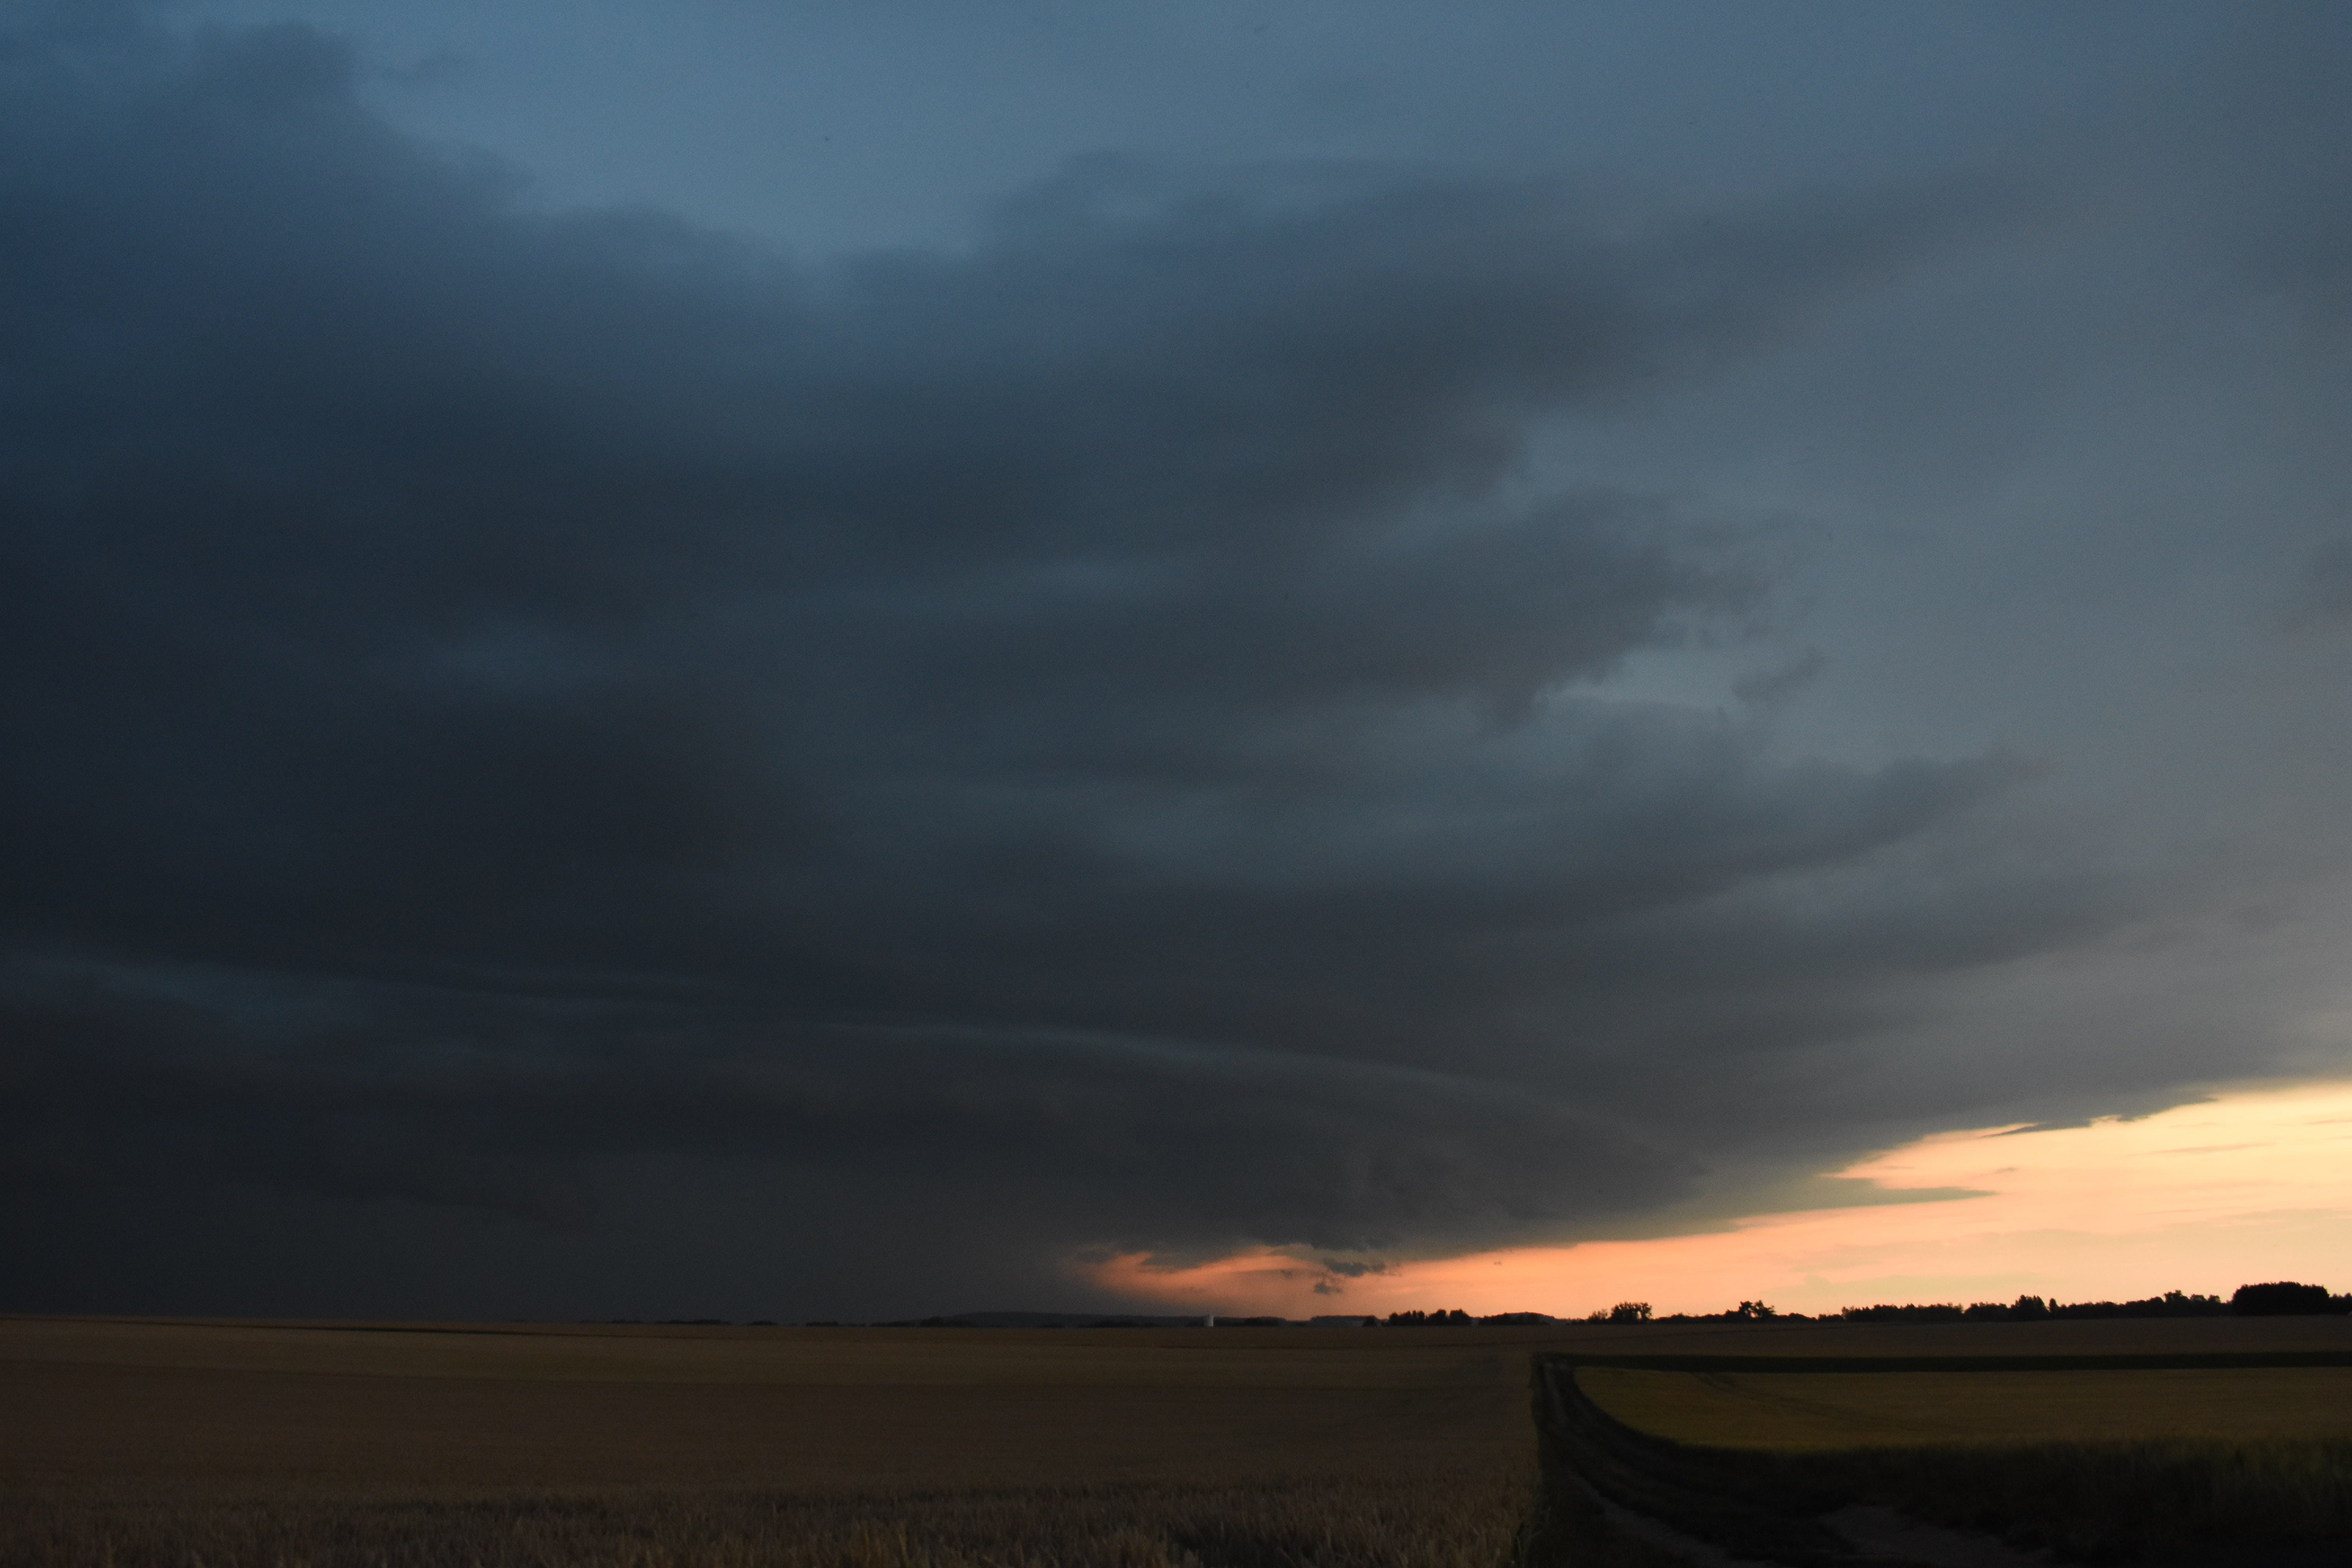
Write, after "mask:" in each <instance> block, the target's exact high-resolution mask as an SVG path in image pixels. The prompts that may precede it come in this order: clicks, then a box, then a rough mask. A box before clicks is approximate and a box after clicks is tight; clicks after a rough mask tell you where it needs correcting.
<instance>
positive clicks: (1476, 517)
mask: <svg viewBox="0 0 2352 1568" xmlns="http://www.w3.org/2000/svg"><path fill="white" fill-rule="evenodd" d="M2348 72H2352V14H2348V13H2347V12H2345V11H2344V10H2342V9H2341V8H2338V7H2330V6H2323V5H2262V4H2251V3H2229V4H2210V5H2161V4H2158V5H2134V6H2130V7H2124V6H2115V5H2082V6H2070V7H2064V8H2057V7H2048V6H2042V5H2025V4H2017V5H2009V4H1999V3H1990V0H1989V3H1986V4H1981V5H1958V4H1953V5H1907V6H1886V5H1877V4H1859V3H1857V4H1849V5H1841V4H1831V3H1823V4H1819V5H1806V6H1802V7H1793V6H1792V7H1764V6H1754V5H1744V4H1732V3H1727V0H1726V3H1717V4H1705V5H1679V4H1671V3H1664V0H1661V3H1658V4H1649V5H1639V6H1633V5H1610V6H1601V5H1558V4H1545V5H1537V4H1533V3H1531V0H1449V3H1448V4H1445V5H1437V4H1433V3H1430V4H1421V3H1410V4H1409V3H1405V0H1361V3H1357V4H1350V5H1344V6H1342V5H1336V4H1328V5H1326V4H1311V3H1307V0H1233V3H1230V4H1225V3H1216V0H1201V3H1198V4H1188V5H1181V6H1170V5H1139V4H1119V3H1114V0H1102V3H1098V4H1091V5H1078V4H1075V3H1056V0H1034V3H1015V0H1001V3H1000V0H979V3H969V0H967V3H963V4H957V5H945V4H937V3H932V0H867V3H865V4H861V5H835V4H831V3H827V0H810V3H807V4H801V5H790V4H783V3H782V0H671V3H669V4H666V5H652V4H650V3H642V0H597V3H595V4H586V5H583V4H570V5H554V4H551V3H546V0H513V3H511V4H508V5H500V6H497V7H488V6H478V5H457V4H452V3H448V0H416V3H415V4H410V5H401V6H397V7H394V6H385V5H362V4H356V3H350V0H176V3H174V0H154V3H141V0H80V3H68V4H63V5H59V4H25V3H0V234H5V242H0V408H5V416H4V417H0V647H5V656H0V703H5V710H0V723H5V735H6V736H7V737H8V741H7V744H6V746H5V750H0V823H5V825H6V826H5V832H0V1184H5V1185H0V1194H5V1201H0V1310H16V1311H121V1312H185V1313H254V1314H275V1315H289V1314H292V1315H302V1314H316V1315H368V1316H446V1317H557V1318H573V1317H577V1318H607V1317H617V1316H634V1317H664V1316H680V1317H705V1316H720V1317H730V1318H751V1317H762V1318H777V1319H784V1320H802V1319H809V1318H851V1319H868V1318H886V1317H898V1316H919V1315H925V1314H929V1313H933V1312H944V1311H960V1310H991V1309H999V1310H1002V1309H1024V1308H1038V1309H1048V1310H1069V1309H1073V1308H1076V1309H1084V1310H1095V1309H1106V1310H1107V1309H1110V1308H1114V1307H1119V1308H1129V1309H1138V1308H1140V1307H1148V1306H1160V1307H1165V1308H1167V1309H1169V1310H1232V1311H1240V1310H1251V1309H1253V1308H1255V1309H1256V1310H1292V1311H1298V1312H1304V1311H1307V1310H1322V1311H1346V1310H1366V1311H1369V1310H1395V1309H1397V1308H1400V1307H1410V1306H1454V1305H1460V1306H1465V1307H1475V1308H1477V1309H1480V1310H1549V1311H1560V1312H1570V1311H1574V1312H1581V1311H1586V1310H1591V1309H1592V1308H1593V1307H1595V1306H1602V1305H1607V1304H1608V1303H1610V1302H1612V1301H1614V1300H1621V1299H1628V1298H1636V1297H1643V1296H1647V1297H1651V1298H1654V1299H1655V1300H1657V1302H1658V1304H1659V1305H1660V1306H1661V1307H1662V1309H1663V1308H1666V1307H1669V1306H1672V1307H1681V1308H1685V1309H1687V1310H1706V1309H1707V1308H1710V1307H1722V1306H1727V1305H1729V1304H1731V1303H1732V1302H1735V1301H1737V1300H1744V1299H1753V1298H1758V1297H1759V1295H1768V1294H1769V1295H1773V1296H1775V1297H1776V1299H1777V1300H1778V1304H1780V1305H1782V1306H1784V1307H1788V1308H1790V1309H1792V1310H1828V1309H1831V1308H1832V1307H1834V1306H1836V1305H1843V1304H1845V1299H1844V1298H1845V1296H1846V1295H1847V1294H1849V1293H1851V1294H1853V1295H1855V1296H1857V1297H1859V1296H1868V1297H1870V1298H1871V1299H1873V1300H1945V1299H1952V1298H1953V1297H1954V1296H1955V1295H1964V1294H1965V1295H1971V1297H1972V1298H1973V1297H1974V1296H1983V1297H1986V1298H1990V1299H1998V1298H2000V1297H2001V1296H2004V1295H2011V1294H2015V1293H2018V1292H2019V1291H2021V1290H2024V1289H2033V1290H2036V1291H2037V1292H2038V1293H2042V1294H2054V1295H2057V1296H2060V1297H2062V1298H2064V1299H2069V1300H2078V1299H2084V1298H2085V1297H2092V1296H2103V1295H2110V1294H2117V1293H2121V1294H2145V1293H2147V1292H2149V1291H2153V1290H2158V1289H2176V1288H2177V1289H2191V1290H2200V1291H2220V1292H2222V1293H2226V1292H2227V1291H2228V1290H2229V1289H2232V1288H2233V1287H2234V1286H2236V1285H2238V1284H2240V1283H2244V1282H2247V1281H2248V1279H2252V1278H2253V1277H2256V1276H2259V1277H2261V1278H2264V1279H2270V1278H2290V1279H2315V1280H2318V1281H2320V1282H2323V1283H2330V1284H2332V1285H2334V1286H2335V1288H2336V1289H2346V1288H2347V1283H2346V1282H2347V1279H2352V1267H2347V1266H2348V1265H2352V1194H2347V1191H2346V1190H2345V1185H2344V1183H2345V1180H2346V1176H2347V1167H2346V1163H2345V1158H2344V1150H2343V1146H2342V1144H2341V1142H2340V1141H2337V1140H2335V1139H2334V1138H2333V1137H2332V1136H2331V1135H2329V1134H2327V1133H2326V1131H2324V1130H2325V1128H2326V1126H2327V1125H2328V1124H2329V1123H2328V1121H2327V1118H2328V1117H2329V1116H2331V1115H2335V1114H2339V1113H2341V1112H2342V1110H2343V1108H2344V1107H2345V1106H2347V1104H2352V1100H2347V1099H2346V1096H2347V1094H2352V1089H2347V1087H2346V1086H2347V1084H2352V984H2347V978H2346V972H2347V966H2346V964H2345V963H2344V954H2345V953H2346V952H2347V947H2352V812H2347V800H2352V794H2347V785H2352V725H2347V722H2346V721H2347V712H2346V706H2347V705H2346V695H2347V690H2352V440H2347V430H2346V429H2345V426H2346V423H2347V420H2346V413H2345V411H2346V410H2347V408H2352V358H2347V349H2352V262H2347V258H2352V200H2348V199H2347V195H2346V193H2347V191H2352V107H2347V106H2352V93H2347V92H2346V91H2345V90H2344V89H2345V85H2346V82H2347V73H2348ZM2200 1118H2201V1119H2202V1121H2200ZM2199 1128H2202V1129H2203V1131H2198V1129H2199ZM2021 1129H2023V1130H2029V1131H2020V1130H2021ZM2315 1129H2317V1130H2318V1131H2315ZM2232 1130H2234V1131H2232ZM2157 1132H2162V1133H2163V1134H2164V1137H2165V1138H2167V1139H2170V1138H2172V1137H2173V1134H2174V1133H2176V1132H2178V1133H2179V1138H2178V1139H2177V1140H2175V1141H2172V1142H2162V1141H2159V1142H2157V1143H2149V1142H2141V1141H2139V1140H2142V1139H2143V1137H2144V1136H2153V1135H2154V1134H2155V1133H2157ZM2217 1142H2242V1143H2244V1144H2246V1145H2247V1146H2248V1148H2249V1149H2250V1150H2251V1151H2252V1152H2248V1153H2245V1154H2243V1155H2242V1156H2233V1157H2231V1159H2228V1160H2222V1159H2219V1158H2218V1157H2216V1156H2213V1155H2211V1154H2210V1153H2197V1152H2193V1151H2195V1150H2198V1149H2210V1147H2213V1146H2216V1144H2217ZM2184 1151H2186V1152H2184ZM2029 1153H2030V1154H2031V1158H2028V1157H2027V1156H2028V1154H2029ZM1989 1162H1997V1163H1989ZM2012 1166H2013V1167H2014V1168H2013V1169H2012V1168H2011V1167H2012ZM2089 1172H2097V1173H2100V1174H2098V1175H2097V1176H2096V1178H2095V1182H2094V1180H2093V1178H2092V1177H2091V1176H2089V1175H2086V1174H2084V1173H2089ZM2085 1182H2093V1184H2094V1185H2095V1186H2096V1187H2097V1189H2098V1190H2100V1191H2104V1192H2109V1193H2113V1194H2116V1198H2115V1200H2114V1202H2113V1203H2112V1204H2111V1205H2107V1206H2106V1207H2105V1209H2103V1210H2102V1214H2103V1215H2105V1217H2104V1218H2100V1217H2099V1216H2094V1215H2084V1213H2083V1212H2081V1210H2080V1205H2077V1204H2075V1203H2074V1200H2073V1198H2072V1197H2070V1194H2074V1193H2077V1192H2079V1191H2081V1190H2084V1183H2085ZM2095 1220H2096V1221H2097V1223H2094V1221H2095ZM2086 1238H2088V1239H2086ZM2241 1276H2243V1278H2241ZM1496 1281H1503V1282H1504V1283H1496ZM1423 1296H1428V1297H1430V1298H1431V1299H1429V1300H1423V1299H1422V1298H1423ZM1438 1296H1445V1297H1447V1299H1446V1300H1437V1299H1435V1298H1436V1297H1438Z"/></svg>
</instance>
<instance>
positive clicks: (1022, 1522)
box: [0, 1473, 1635, 1568]
mask: <svg viewBox="0 0 2352 1568" xmlns="http://www.w3.org/2000/svg"><path fill="white" fill-rule="evenodd" d="M1532 1498H1533V1494H1532V1489H1531V1487H1530V1485H1529V1484H1528V1480H1527V1479H1524V1478H1521V1477H1517V1476H1511V1477H1502V1476H1496V1475H1493V1474H1477V1473H1463V1474H1454V1475H1433V1476H1425V1477H1422V1478H1418V1479H1413V1480H1411V1481H1406V1482H1399V1481H1396V1480H1393V1479H1391V1480H1386V1481H1370V1480H1365V1481H1340V1480H1330V1479H1319V1480H1307V1481H1295V1482H1288V1483H1278V1484H1266V1485H1258V1486H1165V1485H1144V1484H1138V1485H1126V1486H1098V1487H1085V1488H1070V1489H1060V1488H1025V1489H1011V1490H1000V1491H952V1492H929V1493H919V1494H912V1495H904V1496H889V1495H868V1496H861V1497H808V1496H774V1495H766V1496H762V1495H757V1494H753V1495H723V1494H708V1493H651V1494H647V1493H618V1492H616V1493H612V1494H607V1495H602V1496H588V1497H561V1496H550V1497H516V1498H511V1499H505V1500H465V1501H457V1500H415V1501H399V1500H349V1501H342V1502H337V1501H333V1500H325V1499H307V1500H282V1499H281V1500H264V1499H256V1500H185V1501H180V1502H172V1501H132V1500H121V1501H116V1502H108V1501H104V1500H97V1499H91V1498H76V1499H64V1500H49V1501H38V1500H19V1501H16V1502H14V1503H12V1504H9V1505H7V1506H6V1510H5V1513H0V1565H5V1568H191V1565H192V1564H201V1568H752V1565H754V1564H757V1565H760V1568H1304V1565H1309V1564H1311V1565H1314V1568H1507V1565H1508V1564H1511V1563H1515V1562H1517V1561H1520V1560H1521V1559H1522V1554H1523V1552H1524V1551H1525V1549H1526V1548H1527V1545H1528V1531H1529V1523H1528V1521H1529V1518H1530V1508H1531V1504H1532ZM1594 1568H1601V1564H1599V1563H1595V1564H1594ZM1627 1568H1635V1565H1634V1564H1633V1563H1628V1564H1627Z"/></svg>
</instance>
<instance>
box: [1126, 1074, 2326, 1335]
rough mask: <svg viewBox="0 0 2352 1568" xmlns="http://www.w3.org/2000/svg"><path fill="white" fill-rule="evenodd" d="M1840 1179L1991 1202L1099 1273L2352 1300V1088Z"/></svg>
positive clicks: (1390, 1299)
mask: <svg viewBox="0 0 2352 1568" xmlns="http://www.w3.org/2000/svg"><path fill="white" fill-rule="evenodd" d="M1836 1174H1838V1175H1840V1176H1844V1177H1850V1178H1859V1179H1864V1180H1867V1181H1871V1182H1874V1183H1876V1184H1878V1185H1879V1186H1881V1187H1883V1188H1885V1189H1887V1190H1890V1191H1895V1192H1901V1191H1908V1190H1927V1189H1953V1188H1958V1189H1964V1190H1966V1191H1968V1192H1969V1193H1972V1194H1978V1195H1974V1196H1967V1197H1937V1198H1935V1199H1930V1200H1927V1201H1920V1202H1905V1203H1892V1204H1880V1205H1872V1206H1868V1207H1857V1208H1842V1209H1825V1210H1814V1211H1809V1212H1802V1213H1794V1214H1759V1215H1751V1216H1748V1217H1746V1218H1742V1219H1739V1220H1737V1221H1735V1222H1733V1223H1732V1224H1731V1225H1730V1226H1728V1227H1727V1228H1723V1229H1718V1230H1713V1231H1708V1232H1706V1233H1702V1234H1696V1235H1685V1236H1667V1237H1656V1238H1654V1239H1646V1240H1637V1241H1595V1242H1586V1243H1583V1244H1581V1245H1578V1246H1570V1247H1514V1248H1509V1249H1506V1250H1501V1251H1495V1252H1486V1253H1477V1254H1473V1255H1470V1256H1466V1257H1461V1258H1442V1259H1433V1260H1428V1261H1420V1262H1405V1263H1395V1264H1390V1265H1388V1266H1386V1267H1385V1268H1381V1269H1380V1270H1378V1271H1376V1272H1370V1273H1365V1274H1362V1275H1360V1276H1357V1277H1354V1278H1346V1277H1343V1276H1339V1275H1334V1274H1333V1273H1331V1272H1329V1271H1328V1269H1326V1268H1324V1267H1322V1266H1321V1265H1319V1264H1318V1263H1317V1262H1316V1261H1315V1260H1314V1259H1313V1258H1311V1257H1307V1256H1293V1255H1291V1254H1288V1253H1285V1252H1280V1251H1275V1250H1261V1251H1256V1252H1251V1253H1245V1254H1242V1255H1238V1256H1235V1257H1231V1258H1222V1259H1219V1260H1217V1261H1215V1262H1212V1263H1208V1264H1204V1265H1201V1266H1199V1267H1194V1268H1179V1269H1169V1268H1154V1267H1153V1266H1152V1262H1151V1259H1150V1256H1149V1255H1147V1254H1135V1255H1129V1256H1124V1257H1119V1258H1113V1259H1111V1260H1110V1261H1108V1262H1107V1263H1101V1264H1097V1265H1093V1266H1090V1267H1089V1268H1087V1270H1086V1272H1087V1275H1088V1277H1089V1278H1091V1279H1094V1280H1095V1281H1096V1282H1097V1283H1098V1284H1101V1285H1104V1286H1107V1287H1109V1288H1110V1289H1115V1290H1117V1291H1118V1292H1120V1293H1121V1294H1123V1295H1127V1296H1130V1297H1132V1298H1134V1299H1136V1300H1139V1301H1150V1302H1156V1303H1165V1304H1168V1305H1169V1306H1171V1307H1172V1308H1176V1309H1178V1310H1186V1309H1189V1310H1202V1311H1220V1312H1230V1313H1235V1314H1246V1313H1269V1314H1273V1313H1279V1314H1282V1315H1285V1316H1290V1317H1302V1316H1309V1315H1312V1314H1315V1313H1331V1312H1367V1313H1369V1312H1379V1313H1386V1312H1390V1311H1394V1310H1405V1309H1412V1308H1436V1307H1447V1308H1454V1307H1458V1308H1462V1309H1464V1310H1468V1311H1470V1312H1472V1313H1474V1314H1484V1313H1491V1312H1502V1311H1543V1312H1550V1313H1553V1314H1555V1315H1558V1316H1563V1317H1566V1316H1581V1315H1583V1314H1584V1313H1587V1312H1590V1311H1592V1310H1596V1309H1600V1308H1605V1307H1607V1306H1609V1305H1610V1304H1612V1302H1616V1301H1619V1300H1643V1301H1648V1302H1650V1303H1652V1304H1653V1306H1654V1309H1655V1310H1656V1311H1657V1312H1659V1313H1660V1314H1664V1313H1669V1312H1678V1311H1686V1312H1711V1311H1720V1310H1724V1309H1726V1308H1727V1307H1730V1306H1732V1305H1734V1304H1735V1303H1736V1302H1738V1301H1739V1300H1765V1301H1768V1302H1769V1303H1770V1304H1771V1305H1772V1306H1774V1307H1776V1308H1778V1309H1780V1310H1783V1311H1800V1312H1808V1313H1821V1312H1833V1311H1835V1310H1838V1309H1839V1308H1841V1307H1845V1306H1853V1305H1864V1304H1868V1303H1871V1302H1878V1301H1895V1302H1904V1301H1958V1302H1963V1303H1965V1302H1969V1301H1976V1300H2001V1301H2006V1300H2012V1299H2014V1298H2015V1297H2017V1296H2018V1295H2021V1294H2025V1293H2032V1294H2035V1295H2040V1296H2044V1297H2048V1298H2052V1299H2054V1300H2070V1301H2071V1300H2128V1299H2132V1298H2137V1297H2145V1296H2149V1295H2154V1294H2158V1293H2160V1292H2162V1291H2165V1290H2168V1289H2181V1290H2189V1291H2196V1292H2212V1293H2219V1294H2222V1295H2227V1294H2228V1293H2229V1292H2230V1291H2231V1289H2233V1288H2234V1287H2236V1286H2238V1285H2241V1284H2244V1283H2248V1282H2250V1281H2255V1280H2264V1279H2280V1278H2287V1279H2306V1280H2315V1281H2319V1282H2326V1283H2331V1284H2335V1285H2336V1288H2338V1289H2341V1288H2342V1286H2343V1282H2344V1281H2345V1280H2347V1279H2352V1267H2347V1264H2352V1083H2344V1082H2327V1083H2311V1084H2303V1085H2298V1086H2294V1087H2290V1088H2274V1087H2273V1088H2263V1089H2242V1090H2233V1091H2222V1092H2218V1093H2216V1094H2215V1095H2214V1096H2213V1097H2212V1098H2210V1099H2209V1100H2202V1101H2200V1102H2198V1103H2194V1104H2189V1105H2182V1106H2177V1107H2175V1108H2173V1109H2172V1110H2166V1111H2162V1112H2159V1113H2158V1114H2155V1115H2151V1116H2147V1117H2143V1118H2139V1119H2137V1120H2132V1121H2124V1120H2121V1119H2116V1118H2106V1119H2102V1120H2099V1121H2093V1122H2090V1123H2089V1124H2087V1125H2082V1126H2072V1127H2053V1128H2046V1129H2037V1128H2021V1127H1994V1128H1980V1129H1972V1130H1969V1131H1954V1132H1945V1133H1939V1134H1937V1135H1936V1136H1933V1137H1929V1138H1925V1139H1922V1140H1920V1141H1919V1142H1915V1143H1910V1144H1906V1145H1905V1146H1903V1147H1901V1148H1897V1149H1894V1150H1890V1151H1887V1152H1884V1153H1880V1154H1875V1155H1873V1156H1872V1157H1870V1158H1868V1159H1865V1160H1863V1161H1861V1162H1859V1163H1855V1164H1853V1165H1850V1166H1848V1167H1846V1168H1844V1169H1843V1170H1841V1171H1839V1172H1837V1173H1836Z"/></svg>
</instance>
